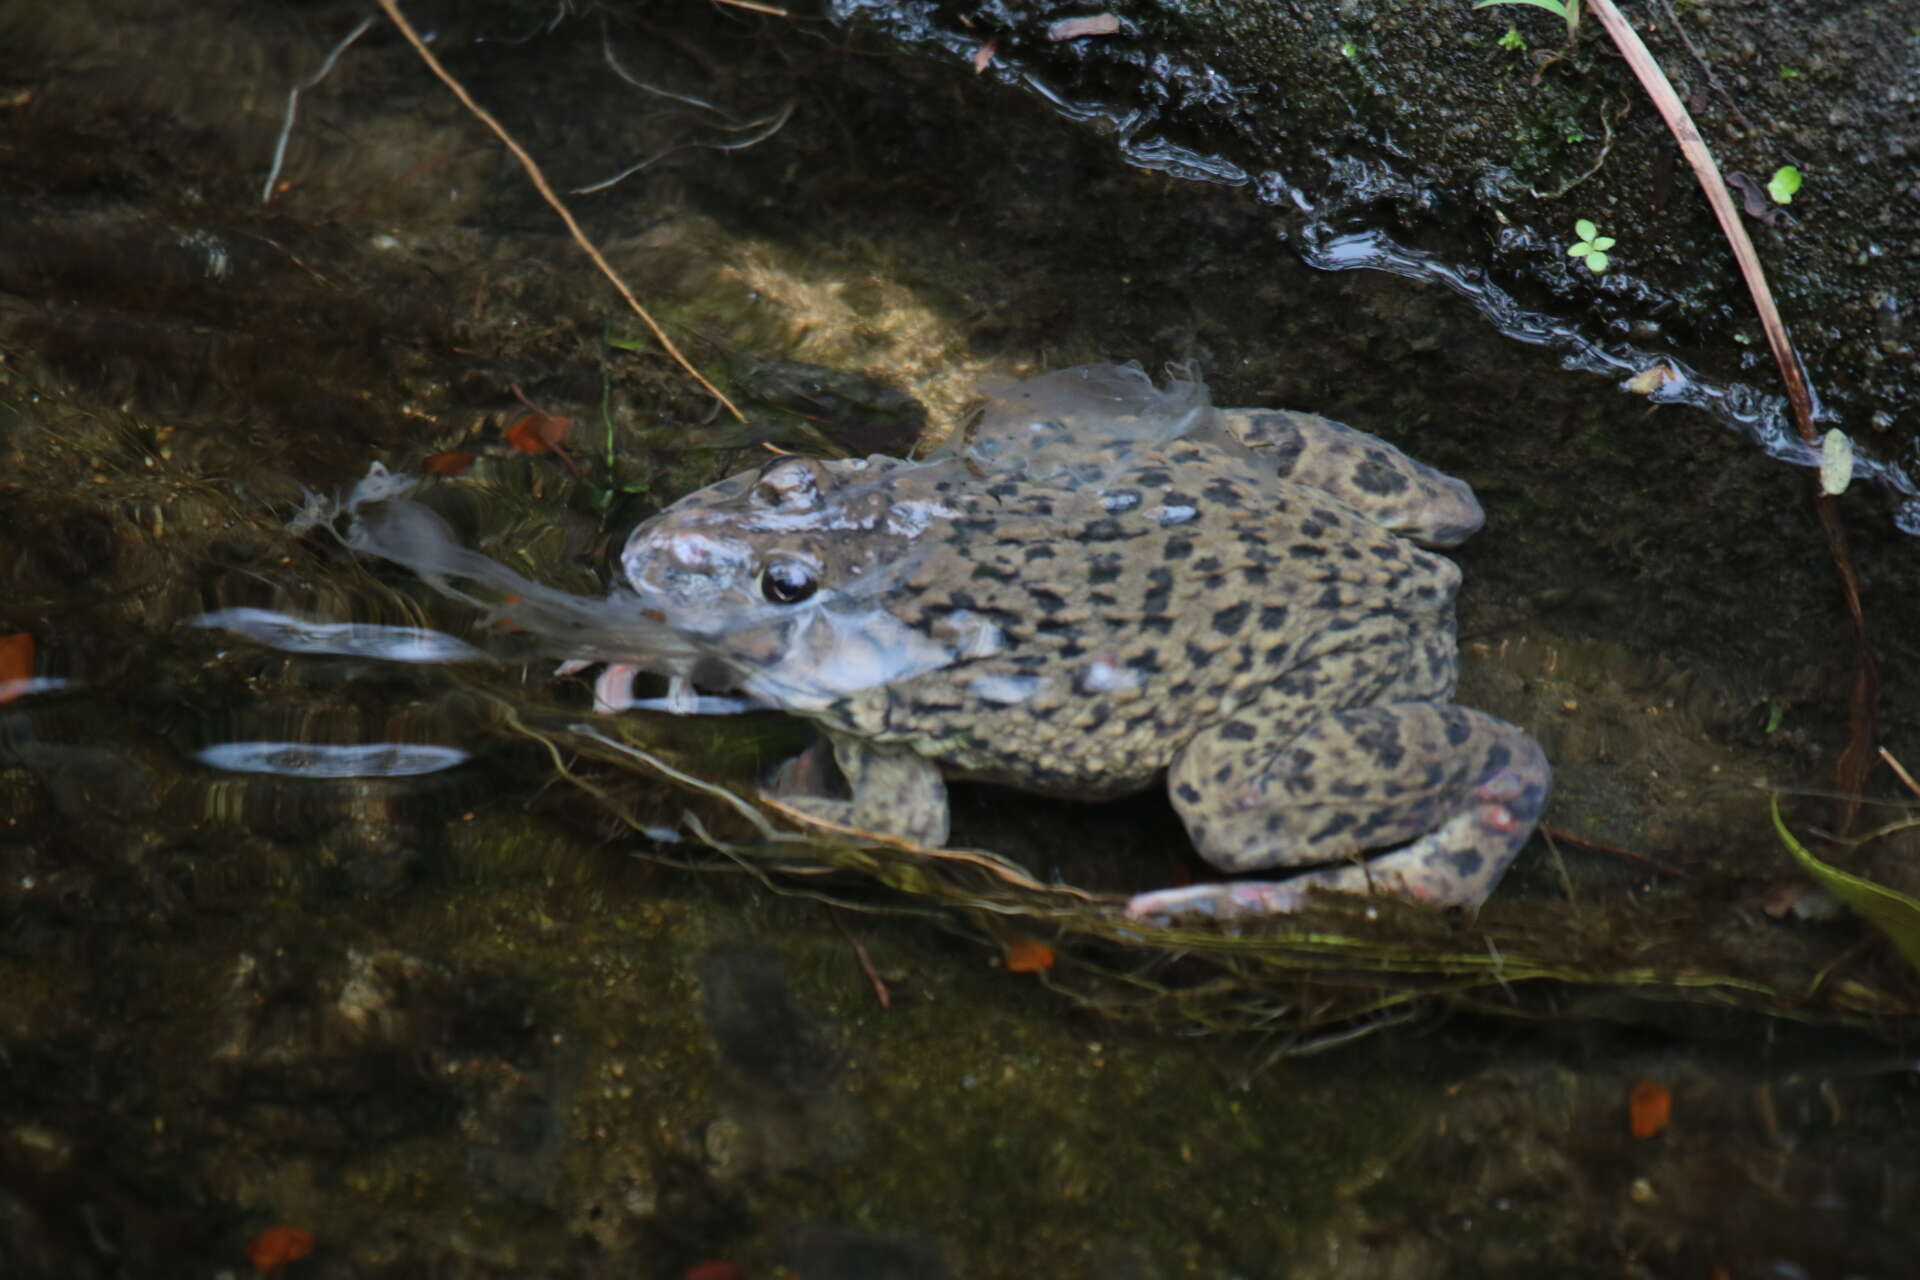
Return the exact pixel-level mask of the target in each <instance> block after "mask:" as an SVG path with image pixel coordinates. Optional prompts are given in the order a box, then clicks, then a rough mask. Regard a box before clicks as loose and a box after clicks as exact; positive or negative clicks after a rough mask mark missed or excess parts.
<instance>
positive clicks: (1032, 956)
mask: <svg viewBox="0 0 1920 1280" xmlns="http://www.w3.org/2000/svg"><path fill="white" fill-rule="evenodd" d="M1006 964H1007V972H1008V973H1038V972H1040V971H1041V970H1042V969H1051V968H1053V948H1052V947H1050V946H1048V945H1047V944H1046V943H1044V942H1035V941H1034V940H1033V939H1031V938H1021V939H1018V940H1017V941H1015V942H1014V943H1013V944H1012V945H1011V946H1009V947H1008V948H1007V960H1006Z"/></svg>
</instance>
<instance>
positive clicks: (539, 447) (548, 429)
mask: <svg viewBox="0 0 1920 1280" xmlns="http://www.w3.org/2000/svg"><path fill="white" fill-rule="evenodd" d="M572 421H573V419H572V418H562V417H559V416H558V415H556V414H551V413H525V414H521V415H520V417H519V418H518V419H516V420H515V422H514V424H513V425H512V426H510V427H508V428H507V443H508V444H510V445H512V446H513V447H514V448H516V449H518V450H519V451H520V452H522V453H545V452H547V450H549V449H552V450H554V451H555V452H558V451H559V445H560V442H561V441H562V440H564V439H566V438H567V424H568V423H570V422H572Z"/></svg>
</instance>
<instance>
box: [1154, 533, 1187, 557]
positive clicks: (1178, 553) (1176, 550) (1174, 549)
mask: <svg viewBox="0 0 1920 1280" xmlns="http://www.w3.org/2000/svg"><path fill="white" fill-rule="evenodd" d="M1192 554H1193V540H1192V539H1191V538H1168V539H1167V546H1166V550H1164V551H1162V552H1161V553H1160V558H1161V559H1163V560H1185V559H1186V558H1187V557H1188V556H1190V555H1192Z"/></svg>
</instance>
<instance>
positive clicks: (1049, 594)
mask: <svg viewBox="0 0 1920 1280" xmlns="http://www.w3.org/2000/svg"><path fill="white" fill-rule="evenodd" d="M1027 599H1029V600H1031V601H1033V603H1034V607H1035V608H1037V609H1039V610H1040V612H1042V613H1058V612H1060V611H1061V610H1062V609H1064V608H1066V607H1067V598H1066V597H1065V596H1063V595H1061V594H1060V593H1059V592H1057V591H1049V590H1047V589H1046V588H1045V587H1034V588H1033V589H1031V590H1030V591H1028V592H1027Z"/></svg>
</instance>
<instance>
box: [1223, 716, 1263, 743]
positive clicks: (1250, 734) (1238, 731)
mask: <svg viewBox="0 0 1920 1280" xmlns="http://www.w3.org/2000/svg"><path fill="white" fill-rule="evenodd" d="M1220 736H1221V737H1223V738H1225V739H1226V740H1227V741H1228V742H1252V741H1253V740H1254V739H1255V738H1257V737H1259V736H1260V731H1259V730H1258V729H1255V728H1254V727H1253V726H1252V725H1250V724H1248V723H1247V722H1246V721H1245V720H1229V721H1227V722H1226V723H1225V724H1223V725H1221V726H1220Z"/></svg>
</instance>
